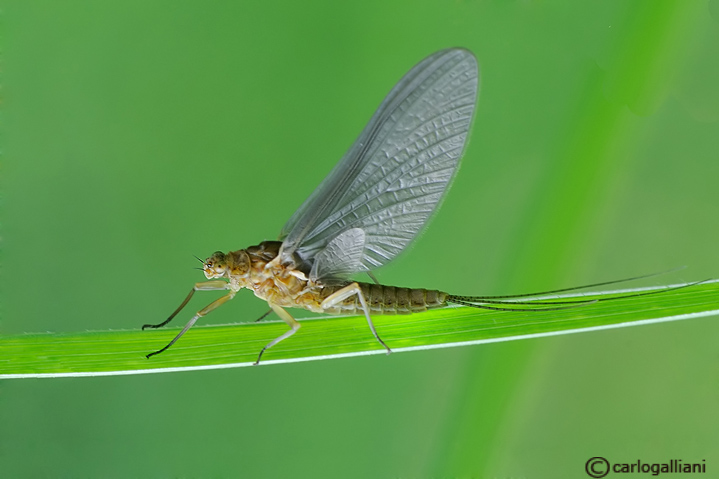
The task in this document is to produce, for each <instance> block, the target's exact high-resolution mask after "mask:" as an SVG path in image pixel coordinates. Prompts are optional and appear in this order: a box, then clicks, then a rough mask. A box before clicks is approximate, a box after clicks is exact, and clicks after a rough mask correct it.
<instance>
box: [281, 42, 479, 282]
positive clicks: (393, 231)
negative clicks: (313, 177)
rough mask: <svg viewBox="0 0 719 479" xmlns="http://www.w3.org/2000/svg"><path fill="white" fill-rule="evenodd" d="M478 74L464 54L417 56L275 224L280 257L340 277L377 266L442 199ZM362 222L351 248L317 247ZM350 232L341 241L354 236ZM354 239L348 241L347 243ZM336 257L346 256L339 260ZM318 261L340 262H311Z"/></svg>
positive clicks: (463, 133) (467, 123)
mask: <svg viewBox="0 0 719 479" xmlns="http://www.w3.org/2000/svg"><path fill="white" fill-rule="evenodd" d="M478 81H479V72H478V68H477V61H476V60H475V58H474V56H473V55H472V53H471V52H469V51H467V50H463V49H449V50H442V51H439V52H437V53H435V54H433V55H430V56H429V57H427V58H425V59H424V60H422V61H421V62H420V63H419V64H417V65H416V66H415V67H414V68H412V69H411V70H410V71H409V72H408V73H407V74H406V75H405V76H404V77H403V78H402V79H401V80H400V81H399V83H397V85H396V86H395V87H394V88H393V89H392V91H390V93H389V94H388V95H387V97H386V98H385V99H384V101H383V102H382V103H381V105H380V106H379V108H378V109H377V111H376V112H375V114H374V115H373V116H372V118H371V120H370V121H369V123H368V124H367V126H366V127H365V129H364V130H363V131H362V133H361V134H360V136H359V138H358V139H357V140H356V141H355V143H354V144H353V145H352V147H351V148H350V149H349V151H348V152H347V153H346V154H345V155H344V157H343V158H342V160H341V161H340V162H339V163H338V164H337V166H335V168H334V169H333V170H332V171H331V172H330V174H329V175H328V176H327V177H326V178H325V179H324V181H323V182H322V183H321V184H320V186H319V187H318V188H317V189H316V190H315V191H314V192H313V193H312V195H310V197H309V198H308V199H307V200H306V201H305V202H304V203H303V204H302V206H300V208H299V209H298V210H297V211H296V212H295V214H294V215H293V216H292V217H291V218H290V220H289V221H288V222H287V224H286V225H285V226H284V228H283V229H282V233H281V235H280V239H282V240H284V242H283V244H282V260H283V261H285V260H289V259H290V258H291V257H292V255H293V254H296V255H298V256H299V257H300V258H301V260H302V261H304V262H305V266H307V267H311V268H313V269H314V271H315V272H316V274H318V275H319V277H320V278H322V277H323V275H322V272H323V271H327V272H328V274H329V273H331V274H333V275H337V274H338V273H341V274H342V275H343V276H345V277H347V276H349V275H351V274H353V273H356V272H359V271H369V270H371V269H374V268H377V267H379V266H382V265H384V264H386V263H388V262H389V261H391V260H392V259H393V258H394V257H395V256H397V255H398V254H399V253H400V252H401V251H402V250H403V249H404V248H406V247H407V245H408V244H409V243H410V242H411V241H412V240H413V239H414V238H415V237H416V236H417V234H418V233H419V232H420V230H421V229H422V227H423V226H424V225H425V223H426V222H427V220H428V219H429V217H430V216H431V215H432V213H433V212H434V211H435V210H436V208H437V206H438V205H439V203H440V202H441V200H442V198H443V196H444V194H445V192H446V190H447V187H448V186H449V184H450V182H451V181H452V178H453V177H454V174H455V172H456V170H457V166H458V165H459V160H460V158H461V156H462V152H463V150H464V147H465V143H466V140H467V134H468V131H469V128H470V126H471V124H472V117H473V113H474V108H475V104H476V100H477V91H478ZM352 229H360V230H361V231H362V232H363V233H364V234H363V237H362V239H363V241H364V248H363V252H362V255H361V261H357V260H356V258H355V257H354V256H355V255H347V256H342V255H337V254H334V250H335V249H337V245H336V244H335V245H334V246H332V251H330V252H328V253H327V254H325V255H321V252H322V251H323V250H325V248H327V247H328V245H330V244H331V243H332V241H333V240H334V239H335V238H338V237H339V236H340V235H342V234H343V233H345V232H347V231H348V230H352ZM359 236H360V235H357V234H355V233H351V234H350V235H349V236H348V237H347V238H345V241H347V240H352V241H355V242H356V240H358V238H359ZM353 244H355V243H353ZM343 258H347V259H346V260H345V259H343ZM316 259H321V260H322V261H323V262H325V261H330V260H332V261H338V262H343V261H344V263H346V264H339V265H318V267H315V265H314V263H315V260H316Z"/></svg>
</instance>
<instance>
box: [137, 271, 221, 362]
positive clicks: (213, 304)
mask: <svg viewBox="0 0 719 479" xmlns="http://www.w3.org/2000/svg"><path fill="white" fill-rule="evenodd" d="M209 282H211V283H212V282H214V283H223V284H227V283H225V282H224V281H209ZM198 284H207V283H198ZM215 289H219V288H215ZM223 289H224V288H223ZM194 291H195V290H194V289H193V292H194ZM190 296H192V293H190ZM234 296H235V292H234V291H231V292H229V293H227V294H226V295H225V296H223V297H221V298H220V299H217V300H215V301H213V302H211V303H210V304H208V305H207V306H205V307H204V308H202V309H201V310H200V311H198V312H197V313H196V314H195V315H194V316H193V317H192V319H191V320H190V321H189V322H188V323H187V324H186V325H185V327H184V328H182V331H180V333H179V334H178V335H177V336H175V337H174V339H173V340H172V341H170V342H169V343H168V344H167V346H165V347H164V348H162V349H160V350H158V351H155V352H154V353H150V354H148V355H147V356H145V357H146V358H148V359H149V358H150V357H151V356H154V355H155V354H160V353H161V352H163V351H165V350H166V349H167V348H169V347H170V346H172V345H173V344H175V342H177V340H178V339H180V338H181V337H182V335H183V334H185V333H186V332H187V330H188V329H190V328H191V327H192V326H193V325H194V324H195V323H196V322H197V320H198V319H200V318H201V317H203V316H205V315H206V314H207V313H209V312H210V311H212V310H214V309H216V308H219V307H220V306H222V305H223V304H225V303H226V302H228V301H229V300H231V299H232V298H233V297H234ZM188 299H189V298H188ZM185 302H187V300H185ZM183 305H184V304H183Z"/></svg>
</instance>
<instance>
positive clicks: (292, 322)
mask: <svg viewBox="0 0 719 479" xmlns="http://www.w3.org/2000/svg"><path fill="white" fill-rule="evenodd" d="M269 305H270V308H272V311H274V312H275V313H277V316H279V317H280V318H282V321H284V322H285V323H287V326H289V327H290V330H289V331H287V332H286V333H285V334H283V335H281V336H278V337H276V338H275V339H273V340H272V341H270V342H269V343H268V344H267V346H265V347H264V348H262V351H260V354H259V355H258V356H257V361H255V363H254V365H255V366H257V365H258V364H260V359H261V358H262V355H263V354H264V352H265V351H267V350H268V349H270V348H271V347H272V346H274V345H275V344H277V343H279V342H280V341H282V340H284V339H287V338H289V337H290V336H292V335H293V334H295V333H296V332H297V330H298V329H300V323H298V322H297V320H296V319H295V318H293V317H292V315H290V313H288V312H287V311H285V310H284V309H282V308H281V307H279V306H277V305H276V304H272V303H269ZM260 319H262V318H260Z"/></svg>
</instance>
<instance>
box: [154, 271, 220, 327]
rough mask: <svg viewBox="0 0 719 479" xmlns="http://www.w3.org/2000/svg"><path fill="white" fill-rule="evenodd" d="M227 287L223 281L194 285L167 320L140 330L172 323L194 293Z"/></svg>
mask: <svg viewBox="0 0 719 479" xmlns="http://www.w3.org/2000/svg"><path fill="white" fill-rule="evenodd" d="M229 287H230V285H229V283H227V282H225V281H203V282H201V283H195V286H193V287H192V289H191V290H190V294H188V295H187V297H186V298H185V300H184V301H183V302H182V304H181V305H180V306H179V307H178V308H177V309H176V310H175V312H174V313H172V314H171V315H170V317H169V318H167V319H166V320H164V321H163V322H161V323H159V324H143V325H142V329H143V331H144V330H145V328H161V327H163V326H164V325H166V324H167V323H169V322H170V321H172V320H173V318H174V317H175V316H177V313H179V312H180V311H182V308H184V307H185V306H187V303H189V302H190V299H191V298H192V295H193V294H195V291H217V290H222V289H227V288H229Z"/></svg>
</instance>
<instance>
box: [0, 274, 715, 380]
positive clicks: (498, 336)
mask: <svg viewBox="0 0 719 479" xmlns="http://www.w3.org/2000/svg"><path fill="white" fill-rule="evenodd" d="M631 291H638V290H625V292H623V293H617V292H613V293H594V294H586V295H582V296H581V297H583V298H589V297H591V298H610V297H615V296H621V295H622V294H627V292H631ZM561 297H562V298H567V297H569V296H561ZM717 314H719V282H717V281H712V282H706V283H702V284H697V285H692V286H689V287H686V288H681V289H677V290H671V291H664V292H661V293H658V294H652V295H645V296H639V297H632V298H625V299H618V300H613V301H601V302H598V303H594V304H590V305H587V306H581V307H577V308H571V309H565V310H560V311H544V312H537V311H529V312H498V311H488V310H481V309H474V308H466V307H461V308H445V309H439V310H433V311H428V312H426V313H418V314H412V315H404V316H377V317H376V319H375V320H374V321H375V325H376V326H377V329H378V331H379V332H380V334H381V335H382V338H383V339H384V340H385V342H386V343H387V344H388V345H389V346H390V347H391V348H392V349H393V351H394V352H404V351H412V350H418V349H432V348H443V347H454V346H463V345H471V344H481V343H488V342H497V341H511V340H517V339H526V338H536V337H542V336H553V335H559V334H570V333H576V332H587V331H596V330H600V329H609V328H618V327H627V326H637V325H643V324H651V323H658V322H667V321H678V320H682V319H690V318H696V317H702V316H710V315H717ZM285 331H287V326H286V325H285V324H284V323H282V322H280V321H272V322H266V323H249V324H240V325H228V326H197V327H195V328H193V329H192V330H191V331H189V332H188V333H187V334H186V335H185V336H183V337H182V339H181V340H180V341H178V343H177V344H175V345H174V346H173V347H172V348H171V349H170V350H168V351H166V352H165V353H163V354H161V355H158V356H155V357H153V358H152V359H145V354H147V353H149V352H152V351H155V350H157V349H159V348H160V347H162V346H164V345H165V344H167V342H168V341H170V339H172V338H173V337H174V336H175V334H177V332H178V328H168V329H163V330H152V331H140V330H139V329H138V330H136V331H99V332H83V333H72V334H25V335H18V336H6V337H2V338H0V345H1V346H2V356H0V379H11V378H28V377H33V378H38V377H73V376H105V375H123V374H146V373H156V372H174V371H186V370H198V369H220V368H229V367H242V366H249V365H251V364H252V362H253V361H254V360H255V359H256V358H257V354H258V353H259V351H260V350H261V349H262V347H263V346H264V345H265V344H267V343H268V342H269V341H270V340H272V339H273V338H275V337H277V336H279V335H280V334H282V333H284V332H285ZM367 354H384V349H383V348H382V347H381V346H380V345H379V344H378V343H377V342H376V341H375V340H374V338H373V336H372V334H371V333H370V331H369V329H368V328H367V324H366V322H365V320H364V318H363V317H358V316H352V317H323V318H318V319H308V320H305V321H302V328H301V329H300V330H299V331H298V332H297V334H295V335H294V336H293V337H292V338H290V339H288V340H286V341H284V342H282V343H280V344H278V345H277V346H275V347H274V348H272V349H271V350H268V351H267V352H266V353H265V355H264V359H263V362H262V363H261V364H262V365H268V364H278V363H287V362H297V361H309V360H317V359H330V358H339V357H348V356H359V355H367Z"/></svg>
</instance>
